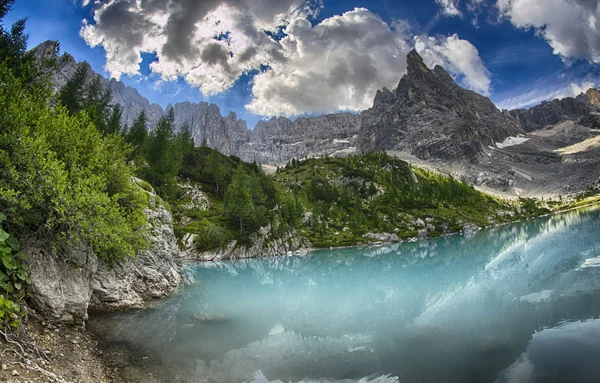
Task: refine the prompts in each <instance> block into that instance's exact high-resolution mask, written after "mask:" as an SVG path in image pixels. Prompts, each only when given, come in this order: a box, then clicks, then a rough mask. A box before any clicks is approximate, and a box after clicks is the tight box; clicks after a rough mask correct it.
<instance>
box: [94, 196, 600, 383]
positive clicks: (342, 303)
mask: <svg viewBox="0 0 600 383" xmlns="http://www.w3.org/2000/svg"><path fill="white" fill-rule="evenodd" d="M598 215H599V209H598V208H593V209H588V210H578V211H572V212H569V213H566V214H561V215H555V216H549V217H545V218H542V219H537V220H531V221H527V222H523V223H520V224H516V225H511V226H502V227H496V228H493V229H489V230H484V231H481V232H480V233H479V234H478V235H476V236H475V237H472V238H468V239H467V238H464V237H462V236H451V237H445V238H440V239H437V240H430V241H422V242H418V243H402V244H395V245H391V246H381V247H373V248H356V249H345V250H338V251H317V252H314V253H313V254H312V255H311V256H306V257H281V258H269V259H249V260H239V261H232V262H222V263H206V264H196V265H189V266H188V267H187V274H188V277H189V279H190V280H191V281H192V283H191V284H190V285H188V286H186V287H185V288H184V289H182V291H181V292H180V293H179V294H178V295H177V296H175V297H173V298H171V299H169V300H167V301H165V302H164V303H163V304H162V305H161V306H160V307H158V308H155V309H151V310H146V311H143V312H140V313H135V314H117V315H111V316H105V317H104V318H103V319H102V320H98V321H96V322H95V323H92V324H93V327H94V328H93V330H95V331H102V332H103V333H104V336H109V337H113V339H115V340H118V341H120V342H127V343H128V344H130V345H131V346H132V347H136V348H140V349H142V350H145V351H144V352H147V353H151V354H152V355H156V356H157V358H159V359H160V360H162V361H163V363H165V364H166V365H169V366H176V368H175V369H176V370H177V375H179V376H190V374H191V375H192V376H196V377H198V376H204V377H211V379H212V378H214V381H242V380H246V381H249V380H251V379H252V377H253V376H254V375H255V372H256V371H259V370H260V371H261V372H262V374H263V376H264V377H266V379H269V380H271V381H276V380H277V379H279V380H281V381H284V382H286V381H300V380H302V379H304V378H305V377H306V378H312V379H329V380H331V381H338V380H343V379H352V380H353V381H356V380H358V379H362V378H363V377H370V378H368V379H371V380H373V379H378V377H379V378H380V379H387V378H385V377H386V375H388V374H390V376H392V377H394V376H397V377H398V378H399V381H400V382H404V381H406V382H442V381H443V382H478V383H479V382H485V381H493V380H494V379H495V377H496V375H497V374H498V372H499V371H502V370H503V369H506V368H507V366H509V365H510V364H511V363H512V362H513V361H514V360H515V359H516V358H517V357H518V356H519V355H520V354H521V353H522V352H523V350H524V349H525V347H526V346H527V342H528V341H529V339H530V337H531V334H533V333H535V332H536V331H540V330H542V329H544V328H546V327H554V326H557V325H558V324H559V323H560V322H561V321H564V320H571V321H572V320H579V319H588V318H593V317H598V315H600V299H599V298H600V278H598V273H600V268H598V267H594V265H595V263H594V261H593V260H594V259H596V258H597V257H598V256H600V247H599V243H598V240H597V238H598V233H600V224H599V220H598ZM586 260H587V261H586ZM349 334H362V335H360V336H358V335H349ZM432 366H435V368H432ZM257 379H258V378H257ZM389 379H395V378H389ZM371 380H367V381H368V382H370V381H371ZM183 381H188V380H183ZM189 381H198V379H196V378H192V379H191V380H189ZM208 381H211V380H210V379H209V380H208ZM384 381H385V380H384ZM392 381H393V380H392ZM516 382H520V381H516ZM257 383H258V381H257Z"/></svg>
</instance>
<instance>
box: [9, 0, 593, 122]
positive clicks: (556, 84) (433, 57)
mask: <svg viewBox="0 0 600 383" xmlns="http://www.w3.org/2000/svg"><path fill="white" fill-rule="evenodd" d="M23 17H26V18H27V19H28V21H27V32H28V33H29V45H30V47H34V46H35V45H37V44H39V43H41V42H44V41H46V40H57V41H59V42H60V44H61V51H63V52H68V53H70V54H71V55H73V56H74V57H75V59H76V60H77V61H83V60H85V61H87V62H88V63H90V65H91V66H92V68H94V70H96V71H97V72H98V73H101V74H103V75H104V76H106V77H114V78H117V79H119V80H121V81H123V82H124V83H125V84H126V85H129V86H132V87H134V88H137V89H138V91H139V92H140V94H142V95H143V96H145V97H146V98H148V99H149V100H150V101H151V102H155V103H158V104H160V105H161V106H163V107H166V106H167V105H168V104H174V103H176V102H182V101H190V102H200V101H207V102H212V103H215V104H217V105H218V106H219V108H220V109H221V113H222V114H224V115H226V114H227V113H229V112H230V111H233V112H235V113H236V114H237V116H238V117H239V118H244V119H245V120H247V121H248V125H249V127H253V126H254V124H255V123H256V122H257V121H258V120H260V119H265V118H269V117H271V116H287V117H292V118H293V117H297V116H310V115H321V114H326V113H335V112H339V111H350V112H359V111H361V110H364V109H367V108H369V107H370V106H371V105H372V102H373V98H374V96H375V93H376V91H377V89H381V88H383V87H387V88H389V89H393V88H395V87H396V86H397V84H398V81H399V80H400V78H401V77H402V75H403V74H404V73H405V72H406V54H407V53H408V52H409V51H410V50H412V49H416V50H417V51H418V52H419V53H420V54H421V56H422V57H423V58H424V61H425V63H426V64H427V65H428V66H430V67H433V66H434V65H436V64H440V65H442V66H443V67H444V68H446V70H448V71H449V72H450V74H451V75H452V76H453V77H454V78H455V79H456V81H457V83H458V84H459V85H461V86H463V87H465V88H468V89H472V90H474V91H476V92H478V93H480V94H483V95H485V96H488V97H490V98H491V100H492V101H493V102H494V103H495V104H496V105H497V106H498V107H499V108H501V109H503V108H506V109H514V108H521V107H530V106H533V105H536V104H538V103H540V102H542V101H543V100H548V99H553V98H563V97H568V96H575V95H577V94H579V93H580V92H582V91H585V90H586V89H588V88H589V87H593V86H600V66H599V65H600V1H598V0H365V1H357V0H345V1H342V0H96V1H94V0H53V1H48V0H16V2H15V4H14V7H13V11H12V12H11V13H9V15H8V17H7V18H6V20H5V24H10V23H12V22H14V21H16V20H17V19H20V18H23Z"/></svg>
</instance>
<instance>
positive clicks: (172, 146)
mask: <svg viewBox="0 0 600 383" xmlns="http://www.w3.org/2000/svg"><path fill="white" fill-rule="evenodd" d="M174 125H175V115H174V113H173V108H170V109H169V111H168V112H167V114H166V115H165V116H163V117H161V118H160V120H159V121H158V124H157V125H156V129H154V131H153V132H152V133H151V134H150V136H149V137H148V145H147V146H146V161H147V163H148V168H147V169H146V170H145V174H146V178H147V180H148V181H149V182H150V183H151V184H152V185H153V186H155V187H158V188H160V189H162V190H163V192H164V193H167V194H168V193H170V192H171V191H172V190H171V189H172V187H173V185H174V183H175V176H176V175H177V173H178V172H179V168H180V167H181V162H182V156H181V152H180V151H179V150H178V148H177V145H176V142H175V129H174Z"/></svg>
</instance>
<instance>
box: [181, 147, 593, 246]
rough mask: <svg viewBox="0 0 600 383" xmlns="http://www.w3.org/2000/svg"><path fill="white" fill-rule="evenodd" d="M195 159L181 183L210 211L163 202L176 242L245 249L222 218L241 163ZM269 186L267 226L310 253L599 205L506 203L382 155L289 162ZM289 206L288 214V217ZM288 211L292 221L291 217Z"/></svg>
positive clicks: (210, 155) (213, 156) (207, 155)
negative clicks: (376, 236)
mask: <svg viewBox="0 0 600 383" xmlns="http://www.w3.org/2000/svg"><path fill="white" fill-rule="evenodd" d="M196 151H197V157H196V158H195V160H194V161H191V162H189V163H188V164H187V165H186V164H184V168H183V170H182V172H181V174H180V175H181V176H182V178H183V179H186V180H191V181H192V184H194V185H197V186H199V187H200V189H201V190H202V191H203V192H204V194H205V195H206V196H207V198H208V200H209V202H210V207H209V209H208V210H200V209H196V208H186V205H188V204H189V203H190V202H191V201H190V199H189V198H188V197H184V196H182V195H181V194H180V195H179V196H178V198H176V199H174V200H172V201H169V202H170V203H171V205H172V207H173V212H174V215H175V231H176V234H177V236H178V238H180V239H181V238H182V237H183V236H184V235H185V234H186V233H193V234H197V235H199V237H198V240H197V246H198V248H199V249H201V250H209V249H214V248H217V247H220V246H224V245H225V244H226V243H227V242H229V241H231V240H233V239H235V240H237V241H238V243H240V244H247V242H248V240H249V235H250V234H251V233H239V231H238V230H237V228H236V227H235V226H234V225H232V224H231V223H230V222H228V221H227V220H226V219H225V217H224V215H223V200H224V195H225V192H226V188H227V185H228V183H229V181H230V179H231V175H232V174H233V172H234V171H235V169H236V168H237V167H238V166H239V164H240V163H241V162H240V160H239V159H238V158H236V157H227V156H224V155H221V154H220V153H218V152H217V151H215V150H212V149H209V148H196ZM209 163H210V164H209ZM215 163H218V164H219V166H220V167H221V171H222V174H224V176H222V180H221V182H220V185H219V191H217V182H216V181H215V178H214V177H213V175H212V173H211V170H210V169H214V168H215ZM244 166H245V167H246V168H247V170H248V173H249V174H253V175H252V176H253V177H258V173H257V168H256V166H255V165H253V164H244ZM262 177H265V176H264V175H263V176H262ZM268 183H274V186H275V188H276V197H274V199H275V201H269V202H272V204H271V203H269V205H270V206H269V208H268V214H267V216H266V217H267V219H268V220H269V221H270V222H271V223H272V224H273V223H275V225H274V226H278V225H279V223H281V227H285V229H286V230H287V229H288V228H292V227H293V228H295V229H296V230H297V231H298V232H299V233H300V234H301V235H303V236H306V237H308V238H309V239H310V240H311V242H312V243H313V245H314V246H315V247H330V246H350V245H356V244H358V243H365V242H366V241H367V240H366V239H365V238H363V235H364V234H366V233H369V232H371V233H384V232H385V233H395V234H396V235H398V237H400V238H402V239H406V238H412V237H416V236H417V235H418V231H419V230H420V229H423V227H422V226H419V225H416V224H415V222H416V221H417V220H418V219H419V218H420V219H422V220H423V221H427V219H428V218H429V221H430V222H429V223H431V224H432V225H433V226H434V229H435V230H434V231H432V232H430V233H429V236H439V235H443V234H446V233H452V232H457V231H459V230H461V229H462V228H463V226H464V225H465V224H474V225H477V226H480V227H485V226H490V225H494V224H500V223H506V222H511V221H516V220H520V219H525V218H529V217H533V216H537V215H541V214H545V213H548V212H550V211H556V210H560V209H564V208H569V207H575V206H578V205H582V204H585V203H590V202H593V201H594V200H598V199H599V198H598V195H597V194H596V195H594V194H593V193H592V194H590V195H586V196H585V198H583V197H582V198H580V199H578V200H570V201H546V202H544V203H540V201H535V200H531V199H522V200H519V201H506V200H502V199H499V198H496V197H492V196H490V195H487V194H484V193H482V192H479V191H477V190H475V189H474V188H473V187H471V186H469V185H466V184H463V183H461V182H459V181H457V180H454V179H451V178H448V177H444V176H441V175H437V174H432V173H429V172H427V171H425V170H423V169H419V168H411V167H410V165H409V164H407V163H406V162H404V161H401V160H399V159H397V158H395V157H391V156H388V155H386V154H382V153H371V154H367V155H361V156H354V157H349V158H343V159H341V158H321V159H309V160H303V161H298V162H296V161H294V164H293V165H292V164H288V166H286V167H284V168H281V169H279V170H278V171H277V173H276V174H275V175H274V176H273V177H268ZM588 194H589V193H588ZM271 198H273V197H269V199H271ZM273 205H275V206H276V208H272V206H273ZM289 206H292V207H291V208H289V209H288V207H289ZM542 206H543V207H542ZM278 209H279V210H278ZM290 209H291V210H293V213H289V211H288V210H290ZM308 212H310V213H312V221H311V222H306V220H304V219H303V215H306V213H308ZM281 232H284V230H282V231H281Z"/></svg>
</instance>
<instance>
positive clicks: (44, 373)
mask: <svg viewBox="0 0 600 383" xmlns="http://www.w3.org/2000/svg"><path fill="white" fill-rule="evenodd" d="M3 334H4V332H3ZM3 334H0V364H1V369H0V382H6V383H32V382H57V383H58V382H59V383H159V382H165V380H164V379H162V378H161V377H159V376H157V375H158V374H159V373H160V368H159V366H157V365H156V364H154V363H153V361H152V360H151V358H148V357H142V356H133V355H132V353H131V352H130V351H128V350H127V348H126V347H125V346H123V347H119V346H114V345H113V346H112V347H110V349H108V348H105V347H104V345H103V344H102V343H101V342H99V340H98V339H96V338H95V337H94V335H93V334H91V333H90V332H89V331H87V330H86V329H84V328H82V327H72V326H64V325H56V326H55V325H52V324H50V323H47V322H45V321H43V320H42V319H41V318H39V317H37V316H35V315H30V317H29V319H28V320H27V322H26V323H24V324H23V326H22V327H21V329H20V330H19V333H18V334H12V335H11V334H6V337H5V336H4V335H3ZM163 378H164V377H163Z"/></svg>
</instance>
